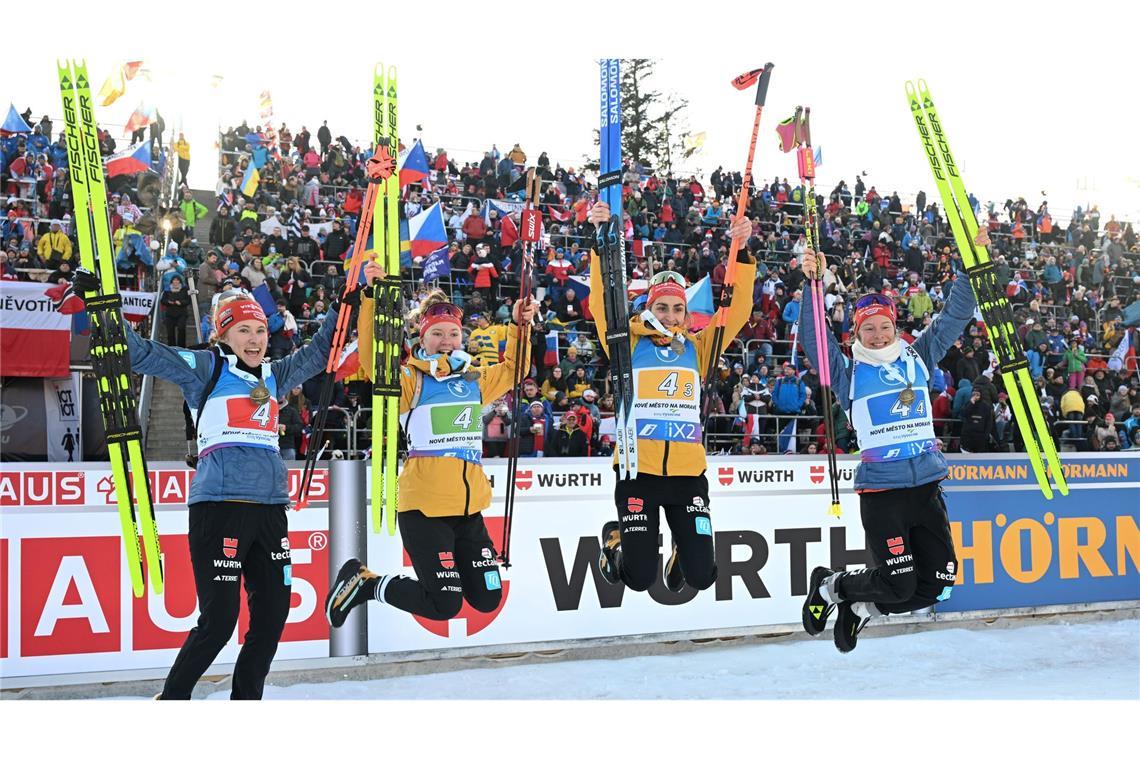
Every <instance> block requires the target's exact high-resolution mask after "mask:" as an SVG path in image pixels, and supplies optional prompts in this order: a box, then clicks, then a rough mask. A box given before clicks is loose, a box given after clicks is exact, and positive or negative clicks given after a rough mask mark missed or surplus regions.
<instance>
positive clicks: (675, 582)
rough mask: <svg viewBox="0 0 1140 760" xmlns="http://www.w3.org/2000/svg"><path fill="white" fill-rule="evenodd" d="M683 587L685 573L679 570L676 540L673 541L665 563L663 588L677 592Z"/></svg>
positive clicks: (679, 562)
mask: <svg viewBox="0 0 1140 760" xmlns="http://www.w3.org/2000/svg"><path fill="white" fill-rule="evenodd" d="M684 587H685V573H684V571H682V570H681V556H680V554H678V553H677V542H676V541H674V542H673V553H672V554H670V555H669V561H668V562H666V563H665V588H667V589H669V590H670V591H672V592H673V593H674V594H679V593H680V592H681V589H683V588H684Z"/></svg>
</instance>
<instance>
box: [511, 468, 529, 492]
mask: <svg viewBox="0 0 1140 760" xmlns="http://www.w3.org/2000/svg"><path fill="white" fill-rule="evenodd" d="M533 482H534V478H533V477H532V474H531V471H530V470H515V485H516V486H518V489H519V490H520V491H527V490H529V489H530V486H531V483H533Z"/></svg>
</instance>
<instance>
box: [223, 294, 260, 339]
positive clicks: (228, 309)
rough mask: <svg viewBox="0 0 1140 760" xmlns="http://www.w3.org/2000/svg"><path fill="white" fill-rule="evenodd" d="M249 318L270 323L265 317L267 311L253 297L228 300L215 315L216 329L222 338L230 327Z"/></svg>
mask: <svg viewBox="0 0 1140 760" xmlns="http://www.w3.org/2000/svg"><path fill="white" fill-rule="evenodd" d="M247 319H255V320H257V321H258V322H260V323H261V324H263V325H266V326H268V325H269V320H267V319H266V318H265V312H264V311H262V309H261V305H260V304H258V303H257V301H254V300H253V299H251V298H235V299H233V300H231V301H227V302H226V304H225V305H224V306H222V307H221V308H220V309H218V313H217V314H215V315H214V331H215V332H217V333H218V337H219V338H220V337H222V336H223V335H225V334H226V330H228V329H230V327H232V326H233V325H235V324H237V323H238V322H244V321H245V320H247Z"/></svg>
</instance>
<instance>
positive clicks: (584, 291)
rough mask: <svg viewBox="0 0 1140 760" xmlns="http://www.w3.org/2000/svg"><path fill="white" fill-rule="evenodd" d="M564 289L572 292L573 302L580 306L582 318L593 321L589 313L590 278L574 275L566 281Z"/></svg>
mask: <svg viewBox="0 0 1140 760" xmlns="http://www.w3.org/2000/svg"><path fill="white" fill-rule="evenodd" d="M566 287H568V288H570V290H573V291H574V296H575V300H577V301H578V303H580V304H581V307H580V308H581V310H582V316H583V317H584V318H585V319H589V320H593V318H594V315H593V314H591V313H590V278H589V277H582V276H580V275H574V276H572V277H570V278H569V279H567V280H566Z"/></svg>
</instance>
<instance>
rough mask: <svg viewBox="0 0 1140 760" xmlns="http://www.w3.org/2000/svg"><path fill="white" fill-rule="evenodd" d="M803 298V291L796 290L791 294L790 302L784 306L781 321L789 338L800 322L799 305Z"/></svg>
mask: <svg viewBox="0 0 1140 760" xmlns="http://www.w3.org/2000/svg"><path fill="white" fill-rule="evenodd" d="M802 298H803V291H800V290H797V291H795V292H794V293H792V300H790V301H788V303H787V304H786V305H785V306H784V311H783V314H782V315H781V319H783V320H784V325H785V330H786V331H787V332H786V335H788V336H791V334H792V333H793V331H794V330H795V327H796V323H798V322H799V320H800V303H801V300H802Z"/></svg>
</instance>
